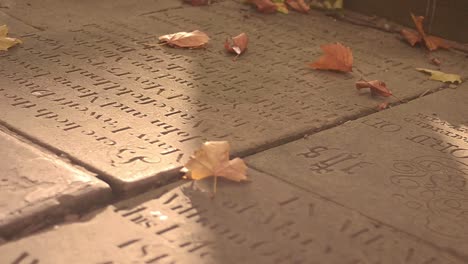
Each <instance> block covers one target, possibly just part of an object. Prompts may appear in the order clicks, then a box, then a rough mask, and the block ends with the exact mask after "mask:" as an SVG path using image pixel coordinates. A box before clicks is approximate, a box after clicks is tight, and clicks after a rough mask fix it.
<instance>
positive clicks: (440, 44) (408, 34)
mask: <svg viewBox="0 0 468 264" xmlns="http://www.w3.org/2000/svg"><path fill="white" fill-rule="evenodd" d="M411 18H412V19H413V22H414V25H415V26H416V30H417V31H418V32H414V31H412V30H408V29H403V30H401V32H400V33H401V34H402V35H403V37H404V38H405V39H406V40H407V41H408V43H410V44H411V46H414V45H415V44H416V43H419V42H421V41H423V42H424V44H425V45H426V47H427V49H429V50H430V51H433V50H436V49H438V48H444V49H448V48H450V45H449V44H448V43H446V42H445V40H444V39H442V38H439V37H435V36H429V35H426V33H425V32H424V26H423V21H424V17H423V16H415V15H413V14H411Z"/></svg>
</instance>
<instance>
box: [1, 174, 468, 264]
mask: <svg viewBox="0 0 468 264" xmlns="http://www.w3.org/2000/svg"><path fill="white" fill-rule="evenodd" d="M249 175H250V177H251V179H252V182H251V183H244V184H236V183H231V182H226V181H222V180H220V181H219V182H218V184H219V185H218V193H217V194H216V196H215V197H214V198H213V197H212V196H211V183H212V182H211V181H206V182H197V183H196V184H190V183H186V184H182V185H180V184H179V185H180V186H176V185H169V186H167V188H161V189H159V190H156V191H151V192H149V193H146V194H144V195H141V196H138V197H135V198H133V199H130V200H127V201H123V202H120V203H118V204H117V205H115V206H110V207H108V208H107V209H105V210H103V211H100V212H96V213H93V214H91V215H89V216H85V217H84V219H81V221H79V222H75V223H73V224H64V225H60V226H57V227H56V228H54V229H51V230H49V231H46V232H43V233H41V234H39V235H36V236H33V237H30V238H27V239H22V240H19V241H15V242H11V243H9V244H5V245H3V246H0V260H1V262H2V263H70V264H73V263H100V264H104V263H107V264H116V263H316V264H318V263H322V264H325V263H326V264H358V263H381V264H394V263H407V264H422V263H431V264H442V263H443V264H456V263H463V262H461V261H459V260H457V259H456V258H453V257H451V256H450V255H449V254H447V253H446V252H444V251H443V250H439V249H437V248H436V247H434V246H433V245H431V244H430V243H426V242H424V241H418V239H416V238H415V237H413V236H411V235H408V234H405V233H404V232H400V231H397V230H394V229H393V228H392V227H391V226H387V225H385V224H382V222H380V221H378V220H374V219H371V218H368V217H365V216H363V215H361V214H360V213H358V212H356V211H353V210H349V209H347V208H345V207H343V206H342V205H340V204H337V203H334V202H331V201H328V200H326V199H323V198H321V197H319V196H317V195H314V194H311V193H308V192H305V191H302V190H299V189H298V188H294V187H292V186H290V185H287V184H284V183H282V182H281V181H278V180H276V179H274V178H273V177H272V176H270V175H266V174H263V173H259V172H257V171H254V170H251V171H249ZM109 234H112V235H109ZM44 241H46V243H44ZM15 261H16V262H15ZM34 261H36V262H34Z"/></svg>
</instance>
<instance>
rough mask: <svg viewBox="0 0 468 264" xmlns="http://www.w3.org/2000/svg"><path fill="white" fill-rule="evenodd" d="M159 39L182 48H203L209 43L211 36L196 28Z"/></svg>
mask: <svg viewBox="0 0 468 264" xmlns="http://www.w3.org/2000/svg"><path fill="white" fill-rule="evenodd" d="M159 40H160V41H162V42H164V43H167V44H168V45H169V46H176V47H181V48H192V49H196V48H203V47H205V46H206V44H208V41H209V40H210V38H209V37H208V35H207V34H206V33H204V32H201V31H199V30H195V31H192V32H178V33H174V34H168V35H164V36H161V37H159Z"/></svg>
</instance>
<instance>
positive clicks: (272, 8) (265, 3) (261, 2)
mask: <svg viewBox="0 0 468 264" xmlns="http://www.w3.org/2000/svg"><path fill="white" fill-rule="evenodd" d="M248 2H249V3H252V4H254V5H255V6H256V7H257V10H258V12H261V13H274V12H276V9H277V7H276V5H275V4H274V3H273V2H271V0H249V1H248Z"/></svg>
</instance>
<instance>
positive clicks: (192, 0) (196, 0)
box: [185, 0, 211, 6]
mask: <svg viewBox="0 0 468 264" xmlns="http://www.w3.org/2000/svg"><path fill="white" fill-rule="evenodd" d="M185 2H186V3H189V4H191V5H193V6H203V5H209V4H210V2H211V1H210V0H185Z"/></svg>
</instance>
